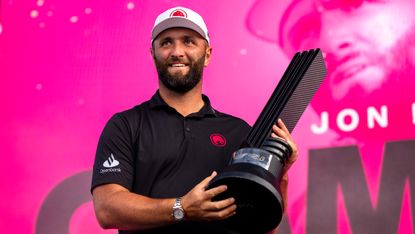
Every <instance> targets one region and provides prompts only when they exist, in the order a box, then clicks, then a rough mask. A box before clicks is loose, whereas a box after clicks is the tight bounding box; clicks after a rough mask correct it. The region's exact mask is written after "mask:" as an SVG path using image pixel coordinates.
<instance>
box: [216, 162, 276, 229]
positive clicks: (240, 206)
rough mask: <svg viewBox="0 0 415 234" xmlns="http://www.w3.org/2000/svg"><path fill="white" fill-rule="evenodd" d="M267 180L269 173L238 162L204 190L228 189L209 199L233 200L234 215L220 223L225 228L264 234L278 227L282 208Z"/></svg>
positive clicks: (269, 180) (271, 185) (269, 179)
mask: <svg viewBox="0 0 415 234" xmlns="http://www.w3.org/2000/svg"><path fill="white" fill-rule="evenodd" d="M271 178H273V177H272V175H271V173H269V172H268V171H266V170H264V169H263V168H261V167H259V166H256V165H252V164H248V163H238V164H233V165H230V166H229V167H227V168H226V169H225V170H224V171H223V172H222V173H220V174H219V175H217V176H216V177H215V178H213V179H212V181H211V182H210V184H209V186H208V188H213V187H217V186H219V185H226V186H227V187H228V189H227V190H226V191H225V192H223V193H221V194H219V195H218V196H216V197H214V199H213V200H217V201H218V200H222V199H226V198H229V197H233V198H235V203H236V206H237V209H236V214H235V215H234V216H232V217H230V218H229V219H226V220H223V222H224V224H225V226H226V227H228V228H229V229H232V230H235V231H238V232H241V233H266V232H269V231H272V230H273V229H274V228H276V227H277V226H278V224H279V223H280V222H281V218H282V214H283V209H284V208H283V203H282V198H281V195H280V193H279V192H278V190H277V189H276V188H275V187H274V185H273V181H272V180H271Z"/></svg>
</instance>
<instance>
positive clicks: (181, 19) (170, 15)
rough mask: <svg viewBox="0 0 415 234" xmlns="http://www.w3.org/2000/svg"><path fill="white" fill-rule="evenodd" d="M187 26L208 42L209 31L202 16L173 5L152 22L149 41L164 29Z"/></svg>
mask: <svg viewBox="0 0 415 234" xmlns="http://www.w3.org/2000/svg"><path fill="white" fill-rule="evenodd" d="M169 28H188V29H191V30H193V31H195V32H197V33H199V34H200V35H201V36H202V37H203V38H204V39H206V41H207V42H208V43H209V44H210V40H209V33H208V30H207V27H206V24H205V21H204V20H203V18H202V16H200V15H199V14H198V13H196V12H195V11H193V10H190V9H188V8H185V7H180V6H178V7H173V8H170V9H168V10H167V11H165V12H163V13H161V14H160V15H159V16H158V17H157V19H156V22H155V23H154V27H153V31H152V33H151V42H152V43H153V41H154V39H156V37H157V36H158V35H159V34H160V33H161V32H163V31H164V30H166V29H169Z"/></svg>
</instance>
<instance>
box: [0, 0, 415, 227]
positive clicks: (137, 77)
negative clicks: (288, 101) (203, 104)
mask: <svg viewBox="0 0 415 234" xmlns="http://www.w3.org/2000/svg"><path fill="white" fill-rule="evenodd" d="M0 4H1V5H0V6H1V7H0V106H1V115H0V120H1V123H2V126H1V131H0V142H1V154H2V156H1V159H2V160H1V161H2V175H3V178H2V180H0V186H1V188H2V192H1V195H0V196H1V200H0V219H1V222H0V230H1V232H2V233H62V232H64V233H65V232H66V233H73V234H74V233H114V232H115V231H114V230H108V231H103V230H101V229H100V228H99V226H98V224H97V222H96V220H95V216H94V213H93V208H92V203H91V202H90V194H89V190H88V186H89V183H90V181H89V177H90V171H91V169H92V164H93V159H94V154H95V149H96V145H97V141H98V137H99V134H100V132H101V130H102V128H103V126H104V124H105V123H106V121H107V120H108V119H109V117H110V116H111V115H112V114H114V113H115V112H118V111H121V110H124V109H127V108H130V107H132V106H134V105H136V104H138V103H140V102H142V101H145V100H147V99H148V98H150V97H151V95H152V94H153V93H154V91H155V90H156V88H157V76H156V72H155V69H154V66H153V63H152V59H151V56H150V53H149V47H150V31H151V28H152V25H153V22H154V19H155V17H156V16H157V14H158V13H159V12H161V11H163V10H165V9H167V8H169V7H172V6H176V5H183V6H185V7H189V8H192V9H194V10H196V11H198V12H199V13H200V14H201V15H203V16H204V18H205V20H206V22H207V25H208V28H209V31H210V36H211V42H212V46H213V58H212V61H211V64H210V65H209V67H208V68H207V69H206V71H205V74H204V92H205V94H207V95H208V96H209V97H210V99H211V101H212V103H213V106H214V107H215V108H217V109H219V110H221V111H224V112H228V113H230V114H233V115H236V116H239V117H241V118H243V119H245V120H246V121H247V122H249V123H250V124H253V123H254V121H255V120H256V117H257V116H258V114H259V112H260V111H261V110H262V107H263V106H264V104H265V102H266V101H267V99H268V97H269V95H270V94H271V92H272V90H273V89H274V88H275V86H276V84H277V82H278V80H279V78H280V77H281V75H282V74H283V72H284V70H285V68H286V66H287V65H288V63H289V61H290V59H291V57H292V55H293V52H295V51H298V50H307V49H310V48H315V47H320V48H322V50H323V52H324V55H325V58H326V63H327V66H328V70H329V75H328V78H327V79H326V81H325V82H324V84H323V86H322V87H321V89H320V90H319V92H318V93H317V95H316V97H315V98H314V100H313V102H312V107H310V108H308V109H307V110H306V112H305V113H304V115H303V117H302V118H301V120H300V122H299V124H298V125H297V128H296V129H295V131H294V134H293V135H294V137H295V139H296V141H297V144H298V145H299V147H300V156H299V159H298V161H297V162H296V164H295V165H294V166H293V168H292V169H291V171H290V185H289V201H288V206H289V207H288V211H287V217H286V218H285V219H284V221H283V223H282V224H281V228H280V230H279V233H295V234H303V233H335V232H338V233H344V234H346V233H400V234H406V233H414V231H413V230H414V227H413V225H414V216H413V212H415V210H414V209H415V208H414V207H415V200H414V195H413V192H412V191H413V189H414V186H415V184H414V183H415V182H414V181H415V174H414V172H412V171H415V159H414V158H415V153H413V152H415V151H413V150H415V147H414V145H415V143H414V141H413V140H415V126H414V125H415V117H414V116H415V105H414V104H413V103H414V102H415V94H414V92H413V87H414V83H415V81H412V80H413V75H414V74H415V72H414V71H415V69H414V68H415V66H414V64H415V58H414V57H415V56H414V54H415V42H414V39H413V38H415V33H414V31H415V30H414V29H415V23H414V22H415V19H414V17H413V15H414V13H415V5H414V3H413V0H389V1H379V2H378V1H376V0H370V1H360V0H332V1H330V0H321V1H319V0H301V1H293V2H291V1H289V0H281V1H278V0H246V1H238V0H229V1H216V0H210V1H174V0H165V1H154V0H140V1H138V0H130V1H128V0H123V1H109V2H104V1H89V0H87V1H77V0H75V1H54V0H37V1H36V0H31V1H17V0H3V1H1V2H0ZM371 228H372V229H371ZM62 230H64V231H62Z"/></svg>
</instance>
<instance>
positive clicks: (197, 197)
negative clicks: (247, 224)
mask: <svg viewBox="0 0 415 234" xmlns="http://www.w3.org/2000/svg"><path fill="white" fill-rule="evenodd" d="M216 175H217V173H216V172H215V171H214V172H213V173H212V174H211V175H210V176H208V177H206V178H205V179H204V180H203V181H202V182H200V183H199V184H197V185H196V186H195V187H194V188H193V189H192V190H191V191H189V192H188V193H187V194H186V195H184V196H183V197H182V206H183V209H184V211H185V214H186V216H185V219H186V220H204V221H211V220H222V219H226V218H229V217H231V216H233V215H235V213H236V204H235V199H234V198H232V197H231V198H227V199H224V200H220V201H212V198H213V197H215V196H217V195H218V194H220V193H223V192H225V191H226V189H227V187H226V185H220V186H218V187H215V188H212V189H209V190H206V188H207V186H208V184H209V182H210V181H211V180H212V179H213V178H214V177H215V176H216Z"/></svg>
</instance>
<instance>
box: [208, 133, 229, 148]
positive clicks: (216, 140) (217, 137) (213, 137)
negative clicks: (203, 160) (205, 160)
mask: <svg viewBox="0 0 415 234" xmlns="http://www.w3.org/2000/svg"><path fill="white" fill-rule="evenodd" d="M210 142H212V144H213V145H214V146H217V147H224V146H225V145H226V139H225V137H224V136H222V135H221V134H219V133H213V134H210Z"/></svg>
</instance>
